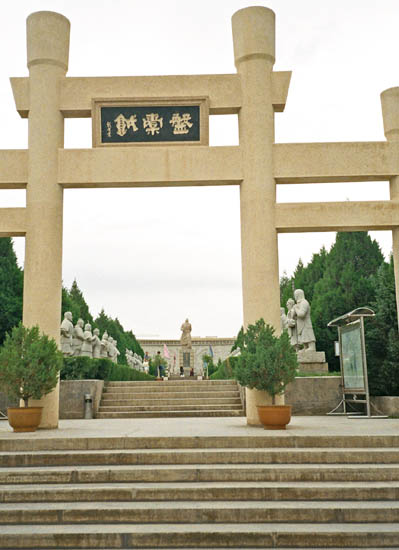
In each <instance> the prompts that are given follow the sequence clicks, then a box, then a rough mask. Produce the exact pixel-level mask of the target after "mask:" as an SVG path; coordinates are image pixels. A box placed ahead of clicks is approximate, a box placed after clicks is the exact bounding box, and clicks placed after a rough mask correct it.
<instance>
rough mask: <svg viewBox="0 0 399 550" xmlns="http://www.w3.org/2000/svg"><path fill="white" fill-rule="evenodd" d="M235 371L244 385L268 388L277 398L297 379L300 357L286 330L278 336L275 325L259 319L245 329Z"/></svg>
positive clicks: (259, 388) (270, 393)
mask: <svg viewBox="0 0 399 550" xmlns="http://www.w3.org/2000/svg"><path fill="white" fill-rule="evenodd" d="M237 359H238V361H237V367H236V368H235V371H234V374H235V377H236V378H237V380H238V381H239V383H240V384H241V385H242V386H246V387H248V388H251V389H257V390H261V391H266V392H267V393H268V394H269V395H271V396H272V398H273V404H274V402H275V396H276V395H279V394H282V393H284V389H285V387H286V386H287V384H289V383H290V382H292V381H293V380H294V379H295V376H296V373H297V369H298V359H297V356H296V353H295V350H294V348H293V347H292V346H291V344H290V341H289V337H288V334H287V332H286V331H284V332H283V333H282V334H281V336H279V337H276V336H274V328H273V327H271V326H270V325H266V324H265V321H264V320H263V319H259V321H257V322H256V323H255V325H249V326H248V329H247V331H246V332H245V333H244V338H243V347H242V348H241V355H240V356H238V358H237Z"/></svg>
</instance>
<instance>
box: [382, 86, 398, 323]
mask: <svg viewBox="0 0 399 550" xmlns="http://www.w3.org/2000/svg"><path fill="white" fill-rule="evenodd" d="M381 105H382V117H383V120H384V133H385V137H386V138H387V140H388V141H396V142H399V88H389V89H388V90H385V91H384V92H382V94H381ZM389 191H390V198H391V200H392V201H398V207H399V176H394V177H393V178H391V180H390V182H389ZM392 254H393V265H394V272H395V292H396V311H397V313H398V323H399V228H395V229H393V231H392Z"/></svg>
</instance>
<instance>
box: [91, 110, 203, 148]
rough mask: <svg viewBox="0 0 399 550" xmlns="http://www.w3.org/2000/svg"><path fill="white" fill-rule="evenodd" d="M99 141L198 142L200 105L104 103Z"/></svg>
mask: <svg viewBox="0 0 399 550" xmlns="http://www.w3.org/2000/svg"><path fill="white" fill-rule="evenodd" d="M100 113H101V142H102V143H104V144H105V143H151V142H154V143H157V142H176V141H177V142H179V141H182V142H184V141H189V142H198V143H199V142H200V106H199V105H158V106H157V105H151V106H143V105H137V106H103V107H101V109H100Z"/></svg>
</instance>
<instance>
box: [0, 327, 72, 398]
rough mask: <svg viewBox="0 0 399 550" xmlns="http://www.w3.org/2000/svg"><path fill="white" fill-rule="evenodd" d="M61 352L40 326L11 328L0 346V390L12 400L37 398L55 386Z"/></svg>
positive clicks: (59, 368) (60, 363) (60, 364)
mask: <svg viewBox="0 0 399 550" xmlns="http://www.w3.org/2000/svg"><path fill="white" fill-rule="evenodd" d="M61 367H62V353H61V352H60V351H58V349H57V344H56V342H55V340H53V339H52V338H49V337H48V336H46V335H45V334H40V331H39V327H38V326H35V327H32V328H26V327H24V326H23V325H22V324H19V325H18V326H17V327H14V328H13V329H12V332H11V336H10V335H9V334H7V335H6V339H5V342H4V345H3V347H2V348H1V349H0V389H1V390H2V391H3V392H4V393H6V394H7V395H8V396H9V397H11V398H13V399H23V400H24V402H25V407H27V406H28V400H29V399H40V398H41V397H43V396H44V395H46V394H48V393H49V392H50V391H51V390H52V389H54V388H55V386H56V385H57V382H58V373H59V372H60V370H61Z"/></svg>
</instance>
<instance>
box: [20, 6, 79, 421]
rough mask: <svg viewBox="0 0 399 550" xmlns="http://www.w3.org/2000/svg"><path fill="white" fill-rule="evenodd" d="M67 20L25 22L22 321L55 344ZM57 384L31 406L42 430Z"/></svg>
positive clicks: (51, 417) (42, 15) (41, 16)
mask: <svg viewBox="0 0 399 550" xmlns="http://www.w3.org/2000/svg"><path fill="white" fill-rule="evenodd" d="M69 28H70V24H69V21H68V19H66V18H65V17H64V16H63V15H60V14H58V13H54V12H48V11H42V12H36V13H33V14H32V15H30V16H29V17H28V19H27V54H28V68H29V91H30V108H29V165H28V185H27V190H26V212H27V221H26V239H25V268H24V271H25V273H24V300H23V322H24V324H25V325H26V326H32V325H39V327H40V330H41V331H42V332H44V333H45V334H47V335H48V336H50V337H52V338H54V339H55V340H56V341H57V342H58V343H59V339H60V336H59V324H60V319H61V287H62V218H63V216H62V211H63V189H62V187H61V186H60V185H59V184H58V149H59V148H61V147H63V146H64V118H63V115H62V113H61V111H60V109H59V96H60V80H61V79H62V78H63V77H65V74H66V71H67V68H68V53H69ZM58 395H59V387H58V386H57V387H56V388H55V389H54V390H53V391H52V392H51V393H50V394H48V395H47V396H45V397H44V398H43V399H41V400H40V401H34V400H31V401H30V403H29V404H30V405H32V406H37V405H38V406H43V407H44V408H43V417H42V423H41V425H40V427H41V428H56V427H57V426H58Z"/></svg>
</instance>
